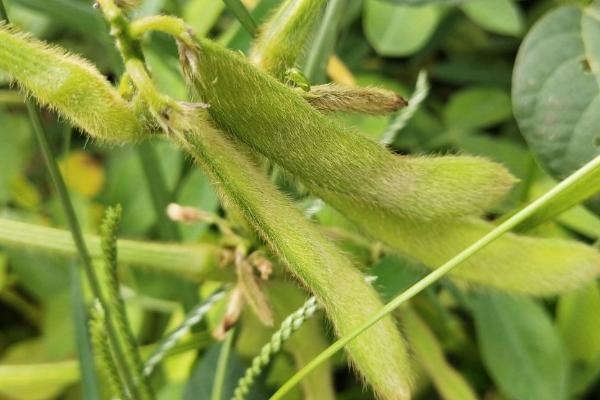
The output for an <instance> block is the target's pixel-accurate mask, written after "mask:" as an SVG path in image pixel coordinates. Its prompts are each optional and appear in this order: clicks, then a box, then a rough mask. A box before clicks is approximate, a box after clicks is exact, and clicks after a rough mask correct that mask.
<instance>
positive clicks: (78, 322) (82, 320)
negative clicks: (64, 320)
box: [69, 262, 100, 400]
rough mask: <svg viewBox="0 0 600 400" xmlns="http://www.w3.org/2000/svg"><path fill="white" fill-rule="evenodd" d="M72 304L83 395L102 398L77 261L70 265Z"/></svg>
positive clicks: (83, 396) (92, 398)
mask: <svg viewBox="0 0 600 400" xmlns="http://www.w3.org/2000/svg"><path fill="white" fill-rule="evenodd" d="M69 273H70V286H71V305H72V313H73V320H74V321H75V336H76V339H77V356H78V357H79V370H80V374H81V391H82V393H81V396H82V398H83V399H86V400H100V389H99V386H98V375H97V374H96V368H95V364H94V357H93V355H92V345H91V342H90V337H89V335H88V323H87V321H88V317H87V313H86V310H85V299H84V296H83V290H82V287H81V276H80V273H79V269H78V268H77V263H75V262H71V263H70V265H69Z"/></svg>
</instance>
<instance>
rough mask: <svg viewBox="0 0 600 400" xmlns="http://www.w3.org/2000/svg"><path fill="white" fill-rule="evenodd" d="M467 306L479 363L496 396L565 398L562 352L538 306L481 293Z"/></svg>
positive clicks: (556, 333) (566, 382) (564, 367)
mask: <svg viewBox="0 0 600 400" xmlns="http://www.w3.org/2000/svg"><path fill="white" fill-rule="evenodd" d="M472 306H473V316H474V318H475V326H476V328H477V339H478V341H479V343H480V348H481V352H482V357H483V360H484V362H485V365H486V367H487V369H488V371H489V372H490V375H491V376H492V378H493V379H494V380H495V381H496V383H497V384H498V386H499V388H500V389H501V390H502V392H504V393H506V394H507V395H508V396H509V397H510V398H515V399H532V400H535V399H556V400H560V399H566V398H568V375H569V370H568V364H567V363H566V362H565V357H566V354H565V350H564V348H563V345H562V343H561V341H560V336H559V333H558V331H557V330H556V328H555V327H554V326H552V322H551V320H550V318H549V316H548V314H547V313H546V312H545V310H544V309H543V308H542V307H541V306H540V305H538V304H536V303H535V302H533V301H531V300H528V299H523V298H515V297H508V296H506V295H500V294H496V293H486V294H478V295H476V296H475V297H474V298H473V300H472Z"/></svg>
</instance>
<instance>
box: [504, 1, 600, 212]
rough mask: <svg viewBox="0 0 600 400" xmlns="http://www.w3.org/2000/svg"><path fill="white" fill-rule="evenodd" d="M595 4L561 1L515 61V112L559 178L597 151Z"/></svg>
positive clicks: (599, 24) (599, 29)
mask: <svg viewBox="0 0 600 400" xmlns="http://www.w3.org/2000/svg"><path fill="white" fill-rule="evenodd" d="M594 10H595V8H594V6H589V7H588V8H587V9H581V8H578V7H575V6H565V7H560V8H558V9H556V10H553V11H552V12H550V13H549V14H548V15H546V16H544V17H543V18H542V19H541V20H540V21H539V22H538V23H537V24H536V25H535V26H534V27H533V29H532V30H531V32H530V33H529V34H528V35H527V37H526V38H525V40H524V41H523V44H522V45H521V48H520V49H519V55H518V57H517V61H516V64H515V71H514V78H513V102H514V110H515V116H516V118H517V121H518V122H519V126H520V128H521V130H522V132H523V135H524V136H525V138H526V139H527V142H528V144H529V145H530V147H531V149H532V151H533V152H534V153H535V155H536V156H537V157H538V158H539V160H540V161H541V162H542V164H543V166H544V167H545V168H546V169H547V170H548V171H549V172H550V173H551V174H552V175H554V176H556V177H558V178H562V177H564V176H566V175H567V174H569V173H570V172H572V171H574V170H575V169H576V168H578V167H579V166H581V165H582V164H583V163H585V162H586V161H588V160H590V159H592V158H593V157H594V156H596V155H597V154H598V147H597V144H598V140H597V136H598V130H597V127H598V125H599V124H600V119H599V118H600V117H599V115H598V113H596V112H594V110H595V109H596V104H598V99H599V96H598V95H599V93H600V91H599V90H598V84H597V80H598V74H599V71H598V70H597V65H598V62H600V61H599V60H600V49H599V48H598V46H597V43H598V41H597V40H596V37H597V36H598V35H599V34H600V21H599V20H598V17H597V16H596V14H594V13H595V11H594ZM557 49H558V50H560V51H557ZM595 209H597V207H595Z"/></svg>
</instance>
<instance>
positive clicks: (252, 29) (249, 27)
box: [223, 0, 257, 36]
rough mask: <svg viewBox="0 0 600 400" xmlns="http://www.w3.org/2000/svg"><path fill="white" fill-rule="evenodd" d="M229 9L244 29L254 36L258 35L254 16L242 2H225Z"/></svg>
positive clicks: (231, 0)
mask: <svg viewBox="0 0 600 400" xmlns="http://www.w3.org/2000/svg"><path fill="white" fill-rule="evenodd" d="M223 2H224V3H225V5H226V6H227V8H229V10H230V11H231V12H232V13H233V15H235V17H236V18H237V20H238V21H240V24H242V26H243V27H244V29H245V30H246V31H247V32H248V33H249V34H250V35H252V36H254V35H256V29H257V26H256V22H255V21H254V18H252V15H251V14H250V12H249V11H248V9H247V8H246V6H245V5H244V3H242V2H241V1H240V0H223Z"/></svg>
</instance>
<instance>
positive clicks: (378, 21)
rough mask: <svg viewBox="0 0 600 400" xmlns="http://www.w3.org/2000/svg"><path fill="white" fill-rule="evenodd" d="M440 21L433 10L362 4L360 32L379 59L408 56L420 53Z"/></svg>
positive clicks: (372, 1) (372, 0) (376, 1)
mask: <svg viewBox="0 0 600 400" xmlns="http://www.w3.org/2000/svg"><path fill="white" fill-rule="evenodd" d="M440 17H441V12H440V10H439V9H438V8H437V7H435V6H424V7H409V6H403V5H398V4H393V3H390V2H387V1H383V0H366V2H365V11H364V29H365V32H366V35H367V39H368V40H369V42H370V43H371V44H372V45H373V47H374V48H375V50H376V51H377V52H378V53H379V54H381V55H383V56H394V57H400V56H408V55H411V54H413V53H415V52H417V51H418V50H420V49H421V48H422V47H423V46H425V44H426V43H427V41H428V40H429V38H430V37H431V35H432V34H433V32H434V31H435V29H436V27H437V25H438V22H439V20H440Z"/></svg>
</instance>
